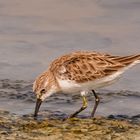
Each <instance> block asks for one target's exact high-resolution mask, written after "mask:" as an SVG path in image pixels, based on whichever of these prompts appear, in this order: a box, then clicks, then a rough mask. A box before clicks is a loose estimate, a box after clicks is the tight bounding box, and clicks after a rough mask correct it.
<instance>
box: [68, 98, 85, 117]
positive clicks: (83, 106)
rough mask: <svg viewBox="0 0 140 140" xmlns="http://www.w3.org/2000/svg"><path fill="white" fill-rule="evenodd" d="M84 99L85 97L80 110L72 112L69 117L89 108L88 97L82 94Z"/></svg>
mask: <svg viewBox="0 0 140 140" xmlns="http://www.w3.org/2000/svg"><path fill="white" fill-rule="evenodd" d="M82 99H83V105H82V107H81V108H80V109H79V110H77V111H76V112H75V113H73V114H71V115H70V116H69V117H68V118H73V117H75V116H76V115H77V114H79V113H80V112H81V111H83V110H84V109H86V108H87V99H86V97H85V96H82Z"/></svg>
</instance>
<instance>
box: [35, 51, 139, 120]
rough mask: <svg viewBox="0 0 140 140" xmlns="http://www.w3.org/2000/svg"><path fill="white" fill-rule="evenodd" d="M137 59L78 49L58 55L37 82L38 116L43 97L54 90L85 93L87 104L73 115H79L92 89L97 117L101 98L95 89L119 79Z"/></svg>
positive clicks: (36, 110)
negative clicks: (77, 50)
mask: <svg viewBox="0 0 140 140" xmlns="http://www.w3.org/2000/svg"><path fill="white" fill-rule="evenodd" d="M137 63H140V55H129V56H116V55H110V54H106V53H99V52H94V51H93V52H87V51H79V52H74V53H70V54H67V55H64V56H61V57H59V58H57V59H55V60H54V61H53V62H52V63H51V64H50V66H49V68H48V70H47V71H46V72H44V73H42V74H41V75H40V76H39V77H37V78H36V80H35V82H34V84H33V91H34V92H35V94H36V97H37V102H36V107H35V113H34V117H36V116H37V114H38V111H39V108H40V105H41V103H42V101H44V100H45V99H46V98H48V97H49V96H51V95H52V94H54V93H56V94H60V93H68V94H71V93H74V92H75V93H81V96H82V99H83V104H82V107H81V108H80V109H79V110H77V111H76V112H74V113H73V114H71V115H70V116H69V118H72V117H75V116H76V115H77V114H78V113H80V112H81V111H83V110H84V109H85V108H86V107H87V99H86V95H87V94H88V93H89V92H92V93H93V95H94V96H95V105H94V107H93V110H92V113H91V117H94V114H95V111H96V108H97V106H98V104H99V101H100V98H99V97H98V95H97V94H96V92H95V89H98V88H101V87H104V86H107V85H110V84H112V83H114V82H116V81H117V80H118V79H119V78H120V77H121V74H122V73H124V72H125V71H126V70H127V69H129V68H131V67H132V66H134V65H135V64H137Z"/></svg>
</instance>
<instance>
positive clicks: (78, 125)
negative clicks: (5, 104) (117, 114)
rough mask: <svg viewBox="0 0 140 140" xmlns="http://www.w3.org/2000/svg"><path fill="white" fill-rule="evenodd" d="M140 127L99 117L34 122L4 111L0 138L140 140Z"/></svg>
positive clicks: (2, 112)
mask: <svg viewBox="0 0 140 140" xmlns="http://www.w3.org/2000/svg"><path fill="white" fill-rule="evenodd" d="M139 138H140V126H139V125H138V124H132V123H130V122H128V121H120V120H115V119H109V118H108V119H107V118H104V117H97V118H96V119H80V118H74V119H71V120H67V121H61V120H60V119H50V118H46V119H44V120H34V119H33V118H32V117H31V116H24V117H18V116H16V115H14V114H9V112H6V111H0V139H7V140H19V139H21V140H22V139H28V140H33V139H35V140H38V139H40V140H46V139H47V140H51V139H52V140H62V139H65V140H71V139H76V140H81V139H82V140H85V139H87V140H90V139H92V140H97V139H98V140H102V139H104V140H112V139H113V140H120V139H121V140H134V139H135V140H138V139H139Z"/></svg>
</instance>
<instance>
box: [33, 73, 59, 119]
mask: <svg viewBox="0 0 140 140" xmlns="http://www.w3.org/2000/svg"><path fill="white" fill-rule="evenodd" d="M57 90H58V89H57V86H56V82H55V80H54V77H53V76H52V75H51V74H49V73H48V72H46V73H43V74H41V75H40V76H39V77H38V78H37V79H36V80H35V82H34V84H33V92H34V93H35V95H36V98H37V101H36V107H35V113H34V117H36V116H37V114H38V111H39V108H40V106H41V103H42V102H43V101H44V100H45V99H46V98H47V97H49V96H51V95H52V94H53V93H56V92H57Z"/></svg>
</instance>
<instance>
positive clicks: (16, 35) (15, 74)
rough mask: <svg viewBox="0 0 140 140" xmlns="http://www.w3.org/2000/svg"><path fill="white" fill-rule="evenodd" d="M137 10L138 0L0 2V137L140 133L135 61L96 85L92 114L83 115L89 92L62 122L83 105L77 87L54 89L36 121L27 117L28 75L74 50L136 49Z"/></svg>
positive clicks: (139, 40)
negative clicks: (117, 78)
mask: <svg viewBox="0 0 140 140" xmlns="http://www.w3.org/2000/svg"><path fill="white" fill-rule="evenodd" d="M139 13H140V2H139V0H133V1H132V0H117V1H112V0H94V1H92V0H86V1H84V0H77V1H74V0H39V1H37V0H24V1H19V0H12V1H11V0H6V1H0V139H10V140H11V139H17V140H19V139H38V137H39V138H40V139H42V140H43V139H46V136H47V138H48V139H63V138H62V137H63V136H65V138H67V137H70V138H71V137H72V138H73V139H80V138H83V139H93V140H94V138H95V139H96V138H99V139H106V140H111V139H114V140H119V139H122V140H123V139H124V140H126V139H129V140H131V139H132V140H133V139H136V140H139V138H140V135H139V132H140V128H139V123H140V92H139V91H140V86H139V83H140V77H139V72H140V65H137V66H136V67H134V68H133V69H131V70H129V71H128V72H126V73H125V74H124V75H123V78H122V79H120V81H118V83H116V84H114V85H113V86H110V87H107V88H105V89H102V90H98V91H97V93H98V95H99V96H100V97H101V103H100V105H99V107H98V110H97V113H96V119H95V120H91V119H88V118H89V116H90V113H91V110H92V108H93V104H94V98H93V96H92V95H91V94H89V96H88V101H89V105H88V108H87V109H86V110H85V111H83V112H82V113H81V114H79V115H78V119H76V120H69V121H66V122H62V121H61V120H62V119H63V118H65V117H67V116H68V114H70V113H72V112H73V111H74V110H76V109H78V108H79V107H80V106H81V98H80V96H79V95H78V94H76V93H75V94H73V95H68V94H61V95H53V96H52V97H50V98H49V99H47V100H46V102H44V103H43V104H42V106H41V109H40V112H39V117H38V120H33V118H32V117H31V116H32V115H33V112H34V106H35V96H34V93H32V83H33V80H34V79H35V77H36V76H37V75H38V74H40V73H41V72H42V71H44V70H45V69H47V67H48V65H49V63H50V62H51V61H52V60H54V58H56V57H58V56H60V55H62V54H65V53H69V52H72V51H76V50H92V51H93V50H94V51H101V52H107V53H112V54H114V55H129V54H136V53H139V52H140V45H139V44H140V15H139ZM61 124H62V125H61ZM90 124H92V126H91V125H90ZM87 131H88V133H87ZM54 132H55V135H54ZM87 134H88V136H87ZM67 139H68V138H67Z"/></svg>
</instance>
